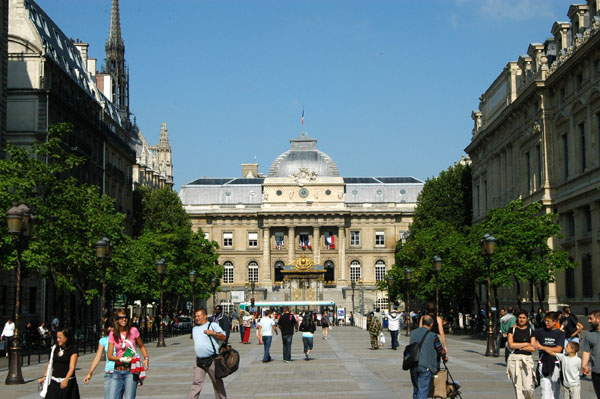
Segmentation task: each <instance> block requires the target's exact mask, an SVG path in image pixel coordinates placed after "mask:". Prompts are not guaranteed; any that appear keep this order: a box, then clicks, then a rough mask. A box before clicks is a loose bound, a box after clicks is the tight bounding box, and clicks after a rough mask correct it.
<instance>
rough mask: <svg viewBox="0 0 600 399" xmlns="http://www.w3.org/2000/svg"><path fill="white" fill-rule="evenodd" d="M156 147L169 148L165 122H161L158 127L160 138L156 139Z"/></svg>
mask: <svg viewBox="0 0 600 399" xmlns="http://www.w3.org/2000/svg"><path fill="white" fill-rule="evenodd" d="M158 147H159V148H162V149H169V150H170V149H171V144H170V143H169V133H168V130H167V124H166V123H165V122H163V124H162V126H161V127H160V138H159V139H158Z"/></svg>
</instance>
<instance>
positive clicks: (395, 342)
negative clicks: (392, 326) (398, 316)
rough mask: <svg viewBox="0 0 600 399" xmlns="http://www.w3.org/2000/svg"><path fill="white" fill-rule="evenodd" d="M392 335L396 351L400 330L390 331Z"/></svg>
mask: <svg viewBox="0 0 600 399" xmlns="http://www.w3.org/2000/svg"><path fill="white" fill-rule="evenodd" d="M390 335H391V336H392V349H396V348H397V347H398V330H396V331H393V330H390Z"/></svg>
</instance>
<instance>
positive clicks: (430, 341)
mask: <svg viewBox="0 0 600 399" xmlns="http://www.w3.org/2000/svg"><path fill="white" fill-rule="evenodd" d="M421 324H422V327H419V328H417V329H416V330H414V331H413V332H412V334H410V343H411V344H413V343H417V344H418V343H419V342H421V340H422V339H423V336H424V335H425V334H427V336H425V339H423V343H422V344H421V349H420V351H419V364H418V365H417V366H416V367H413V368H411V369H410V380H411V382H412V385H413V399H427V396H428V395H429V386H430V384H431V378H432V376H434V375H435V374H437V372H438V371H439V366H438V358H439V357H441V358H443V359H444V361H445V362H447V361H448V357H447V356H446V351H445V350H444V347H443V346H442V343H441V342H440V339H439V338H438V336H437V334H434V333H432V332H431V328H432V327H433V318H432V317H431V316H430V315H425V316H423V319H422V321H421Z"/></svg>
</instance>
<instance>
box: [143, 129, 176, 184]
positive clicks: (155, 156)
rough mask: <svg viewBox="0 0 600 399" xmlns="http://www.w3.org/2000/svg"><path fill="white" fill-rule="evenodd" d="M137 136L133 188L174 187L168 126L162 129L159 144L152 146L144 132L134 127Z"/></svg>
mask: <svg viewBox="0 0 600 399" xmlns="http://www.w3.org/2000/svg"><path fill="white" fill-rule="evenodd" d="M133 130H134V132H135V134H136V136H137V139H136V140H135V153H136V162H135V165H134V166H133V188H134V189H135V188H136V187H139V186H147V187H151V188H163V187H171V188H172V187H173V184H174V183H173V161H172V153H171V144H170V143H169V135H168V130H167V124H166V123H163V124H162V126H161V129H160V139H159V141H158V144H157V145H155V146H151V145H150V144H148V141H146V137H144V135H143V133H142V131H141V130H140V129H139V128H138V127H137V125H135V123H134V126H133Z"/></svg>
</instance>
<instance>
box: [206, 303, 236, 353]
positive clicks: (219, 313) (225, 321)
mask: <svg viewBox="0 0 600 399" xmlns="http://www.w3.org/2000/svg"><path fill="white" fill-rule="evenodd" d="M208 321H211V322H213V323H219V327H221V328H222V329H223V331H225V337H226V339H225V345H227V344H228V342H229V334H230V333H231V319H230V318H229V316H228V315H227V314H225V313H223V308H222V307H221V306H220V305H217V306H216V307H215V310H214V314H213V316H212V317H210V318H209V320H208Z"/></svg>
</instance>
